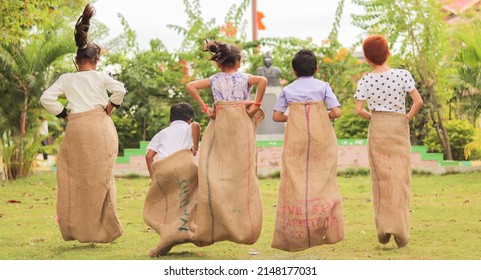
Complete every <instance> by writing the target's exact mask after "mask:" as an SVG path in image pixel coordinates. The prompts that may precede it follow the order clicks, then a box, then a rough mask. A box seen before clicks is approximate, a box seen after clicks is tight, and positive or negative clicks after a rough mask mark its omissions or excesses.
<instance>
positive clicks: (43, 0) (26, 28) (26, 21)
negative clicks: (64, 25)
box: [0, 0, 86, 44]
mask: <svg viewBox="0 0 481 280" xmlns="http://www.w3.org/2000/svg"><path fill="white" fill-rule="evenodd" d="M85 2H86V1H74V0H24V1H11V0H0V30H1V32H0V34H1V36H2V42H3V43H4V44H11V43H19V42H20V41H21V40H22V39H23V38H26V37H30V36H35V35H36V34H34V33H32V32H31V30H32V29H33V28H35V27H37V26H38V25H41V24H44V25H51V24H54V23H55V20H56V17H55V16H52V15H53V14H55V13H58V11H59V9H61V8H62V7H65V5H67V6H68V7H70V8H71V11H73V10H81V7H82V6H83V5H84V4H85ZM65 12H68V11H63V13H65Z"/></svg>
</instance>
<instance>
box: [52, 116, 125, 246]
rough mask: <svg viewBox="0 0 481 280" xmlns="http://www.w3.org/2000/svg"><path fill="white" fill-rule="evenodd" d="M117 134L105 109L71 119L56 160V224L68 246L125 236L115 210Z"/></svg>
mask: <svg viewBox="0 0 481 280" xmlns="http://www.w3.org/2000/svg"><path fill="white" fill-rule="evenodd" d="M117 151H118V138H117V130H116V129H115V126H114V123H113V122H112V119H111V118H110V117H109V116H107V114H106V113H105V112H104V110H103V109H102V108H98V109H94V110H90V111H87V112H83V113H77V114H69V120H68V122H67V127H66V129H65V136H64V138H63V140H62V143H61V144H60V151H59V154H58V157H57V185H58V190H57V218H58V224H59V227H60V232H61V233H62V237H63V239H64V240H78V241H79V242H98V243H108V242H112V241H113V240H115V239H116V238H117V237H119V236H121V235H122V233H123V230H122V226H121V225H120V222H119V219H118V217H117V212H116V208H115V197H116V188H115V180H114V172H113V167H114V163H115V159H116V157H117Z"/></svg>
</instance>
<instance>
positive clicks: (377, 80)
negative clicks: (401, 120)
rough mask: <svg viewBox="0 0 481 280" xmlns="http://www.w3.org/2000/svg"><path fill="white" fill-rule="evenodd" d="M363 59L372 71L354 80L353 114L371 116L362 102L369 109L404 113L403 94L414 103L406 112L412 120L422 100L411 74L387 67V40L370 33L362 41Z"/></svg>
mask: <svg viewBox="0 0 481 280" xmlns="http://www.w3.org/2000/svg"><path fill="white" fill-rule="evenodd" d="M363 51H364V57H365V59H366V62H367V63H369V65H371V67H372V69H373V71H372V72H371V73H367V74H365V75H364V76H363V77H362V78H361V79H360V80H359V81H358V83H357V90H356V94H355V95H354V98H356V99H357V102H356V113H357V114H358V115H359V116H361V117H363V118H365V119H368V120H369V119H371V113H369V112H368V111H366V110H365V109H364V102H365V101H367V107H368V108H369V110H371V111H385V112H396V113H400V114H406V107H405V101H406V95H407V94H409V95H410V96H411V98H412V99H413V106H412V107H411V110H410V111H409V113H408V114H407V115H406V117H407V119H408V120H409V121H411V120H412V119H413V118H414V116H415V115H416V114H417V112H418V111H419V109H420V108H421V106H422V105H423V100H422V98H421V95H419V92H418V91H417V89H416V87H415V84H414V79H413V77H412V76H411V73H409V71H407V70H403V69H391V68H389V67H388V66H387V59H388V57H389V55H390V52H389V49H388V44H387V41H386V39H385V38H384V37H383V36H381V35H372V36H370V37H368V38H367V39H366V40H364V42H363Z"/></svg>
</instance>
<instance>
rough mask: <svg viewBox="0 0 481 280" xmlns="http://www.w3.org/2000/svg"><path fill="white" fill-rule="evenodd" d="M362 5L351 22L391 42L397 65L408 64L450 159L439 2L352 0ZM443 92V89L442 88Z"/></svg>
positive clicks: (444, 43)
mask: <svg viewBox="0 0 481 280" xmlns="http://www.w3.org/2000/svg"><path fill="white" fill-rule="evenodd" d="M353 3H355V4H357V5H361V6H363V7H364V9H365V14H363V15H353V20H354V24H355V25H357V26H359V27H361V28H363V29H364V30H366V31H368V32H369V33H380V34H383V35H385V36H386V37H387V39H388V41H389V42H390V43H391V49H394V52H393V53H394V54H396V55H398V56H399V59H400V65H403V66H404V67H406V68H408V69H409V70H410V71H411V72H413V74H414V75H415V77H417V79H419V83H420V85H421V88H420V93H421V94H422V96H423V99H424V104H425V107H426V108H427V110H428V111H429V115H430V118H431V121H432V122H433V125H434V127H435V129H436V133H437V135H438V137H439V140H440V142H441V145H442V147H443V151H444V156H445V158H446V159H448V160H452V158H453V157H452V153H451V149H450V145H449V137H448V134H447V132H446V128H445V127H444V125H443V118H442V106H441V104H442V98H443V96H442V93H443V90H444V85H443V84H442V81H443V80H447V79H445V73H446V72H444V71H445V68H446V64H447V63H446V61H447V60H446V49H447V48H448V41H447V38H445V35H446V34H445V29H446V26H445V23H444V21H443V20H442V16H443V15H442V14H441V6H440V3H439V1H436V0H401V1H399V0H373V1H366V0H353ZM444 93H446V91H445V92H444Z"/></svg>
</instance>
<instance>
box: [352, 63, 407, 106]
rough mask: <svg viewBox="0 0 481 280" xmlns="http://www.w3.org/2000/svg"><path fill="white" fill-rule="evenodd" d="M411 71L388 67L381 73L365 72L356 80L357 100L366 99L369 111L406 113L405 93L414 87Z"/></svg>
mask: <svg viewBox="0 0 481 280" xmlns="http://www.w3.org/2000/svg"><path fill="white" fill-rule="evenodd" d="M415 88H416V87H415V84H414V79H413V77H412V76H411V73H410V72H409V71H407V70H404V69H389V70H388V71H386V72H383V73H367V74H365V75H364V76H363V77H362V78H361V79H360V80H359V81H358V82H357V90H356V94H354V98H356V99H357V100H367V107H368V108H369V109H370V110H371V111H384V112H397V113H401V114H406V105H405V102H406V94H407V93H408V92H411V91H413V90H414V89H415Z"/></svg>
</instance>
